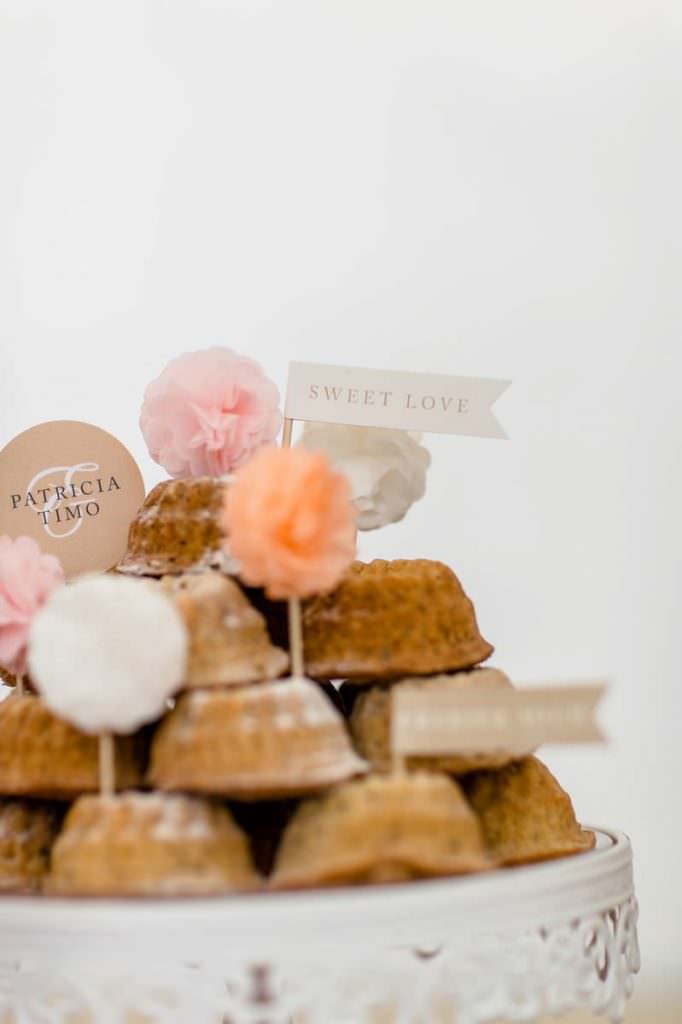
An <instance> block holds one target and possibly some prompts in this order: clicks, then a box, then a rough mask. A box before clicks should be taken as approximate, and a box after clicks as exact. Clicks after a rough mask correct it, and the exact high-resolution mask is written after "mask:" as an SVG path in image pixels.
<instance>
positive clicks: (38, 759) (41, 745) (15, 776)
mask: <svg viewBox="0 0 682 1024" xmlns="http://www.w3.org/2000/svg"><path fill="white" fill-rule="evenodd" d="M143 759H144V742H143V740H142V738H141V737H140V736H139V735H136V736H122V737H120V738H119V739H117V740H116V782H117V784H118V786H119V788H120V789H126V788H128V787H129V786H136V785H139V784H140V783H141V781H142V777H143V770H144V764H143ZM98 785H99V773H98V743H97V737H96V736H86V735H85V734H84V733H81V732H78V730H77V729H75V728H74V727H73V726H72V725H69V724H68V723H67V722H64V721H62V719H61V718H57V717H56V716H55V715H53V714H52V712H51V711H50V710H48V708H47V707H46V705H45V704H44V702H43V700H42V699H41V698H40V697H36V696H33V695H29V694H24V695H23V696H21V697H20V696H18V695H17V694H12V695H11V696H9V697H7V698H6V699H5V700H3V701H2V702H0V793H2V794H5V795H7V796H32V797H43V798H45V799H52V800H68V799H70V798H71V797H74V796H78V795H80V794H81V793H89V792H93V791H95V790H96V789H97V788H98Z"/></svg>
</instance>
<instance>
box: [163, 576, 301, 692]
mask: <svg viewBox="0 0 682 1024" xmlns="http://www.w3.org/2000/svg"><path fill="white" fill-rule="evenodd" d="M161 586H162V587H163V589H164V590H165V592H166V593H167V594H168V595H169V597H171V598H172V600H173V601H174V603H175V606H176V607H177V609H178V611H179V612H180V614H181V615H182V617H183V619H184V621H185V625H186V626H187V631H188V635H189V660H188V665H187V681H186V685H187V686H188V687H201V686H220V685H230V684H237V683H255V682H260V681H262V680H266V679H276V678H277V676H280V675H282V673H283V672H286V670H287V668H288V667H289V656H288V655H287V654H286V653H285V652H284V651H283V650H281V649H280V648H279V647H273V645H272V644H271V643H270V638H269V636H268V631H267V628H266V625H265V619H264V618H263V616H262V615H261V614H260V612H257V611H256V609H255V608H254V607H253V605H251V603H250V602H249V600H248V599H247V598H246V597H245V596H244V593H243V591H242V590H241V588H240V587H239V586H238V584H237V583H235V582H234V580H231V579H229V578H228V577H227V576H223V575H221V574H220V573H217V572H202V573H196V574H195V573H187V574H185V575H183V576H165V577H164V578H163V580H162V581H161Z"/></svg>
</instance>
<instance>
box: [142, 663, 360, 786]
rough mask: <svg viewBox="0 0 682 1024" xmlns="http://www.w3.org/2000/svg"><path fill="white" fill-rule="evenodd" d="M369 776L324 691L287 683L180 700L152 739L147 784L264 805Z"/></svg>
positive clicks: (292, 681)
mask: <svg viewBox="0 0 682 1024" xmlns="http://www.w3.org/2000/svg"><path fill="white" fill-rule="evenodd" d="M366 771H367V765H366V763H365V762H364V761H363V760H362V759H361V758H360V757H359V756H358V755H357V754H356V753H355V751H354V750H353V748H352V746H351V742H350V737H349V735H348V732H347V728H346V723H345V722H344V720H343V718H342V717H341V715H340V714H339V712H338V711H337V710H336V708H335V707H334V705H333V704H332V703H331V701H330V700H329V698H328V697H327V696H326V695H325V694H324V693H323V692H322V690H321V689H320V687H318V686H317V684H316V683H313V682H311V681H310V680H308V679H284V680H280V681H278V682H271V683H261V684H259V685H257V686H245V687H230V688H229V689H220V688H215V687H214V688H212V689H210V690H189V691H187V692H186V693H184V694H182V695H181V696H180V698H179V700H178V702H177V704H176V706H175V708H174V709H173V710H172V711H171V712H170V713H169V714H168V715H167V717H166V718H165V719H164V720H163V721H162V722H161V724H160V726H159V728H158V730H157V732H156V735H155V736H154V740H153V743H152V757H151V769H150V779H151V782H152V783H153V785H154V786H157V787H158V788H159V789H163V790H182V791H186V792H190V793H194V792H196V793H216V794H220V795H222V796H226V797H233V798H235V799H242V800H266V799H272V798H280V797H288V796H301V795H304V794H306V793H311V792H315V791H317V790H320V789H325V788H327V787H329V786H332V785H335V784H336V783H339V782H343V781H344V780H346V779H349V778H352V777H353V776H354V775H359V774H363V773H364V772H366Z"/></svg>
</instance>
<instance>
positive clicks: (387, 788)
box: [272, 773, 492, 889]
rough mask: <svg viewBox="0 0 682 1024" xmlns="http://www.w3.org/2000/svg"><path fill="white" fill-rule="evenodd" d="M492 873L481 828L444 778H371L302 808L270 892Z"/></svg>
mask: <svg viewBox="0 0 682 1024" xmlns="http://www.w3.org/2000/svg"><path fill="white" fill-rule="evenodd" d="M490 867H492V860H491V859H490V858H489V856H488V855H487V854H486V852H485V849H484V845H483V838H482V835H481V828H480V825H479V823H478V821H477V819H476V816H475V815H474V813H473V812H472V810H471V808H470V807H469V805H468V804H467V802H466V800H465V799H464V796H463V795H462V791H461V790H460V788H459V786H458V785H457V783H456V782H454V781H453V780H452V779H449V778H447V777H446V776H445V775H436V774H422V773H414V774H404V773H398V774H396V775H386V776H379V775H371V776H369V777H368V778H366V779H361V780H358V781H355V782H350V783H347V784H346V785H344V786H339V787H337V788H336V789H334V790H332V791H331V792H330V793H328V794H325V795H324V796H321V797H317V798H313V799H311V800H306V801H304V802H303V803H302V804H301V805H300V807H299V809H298V810H297V811H296V813H295V814H294V816H293V818H292V819H291V822H290V823H289V825H288V826H287V828H286V829H285V832H284V836H283V838H282V843H281V846H280V849H279V853H278V856H277V860H276V862H275V869H274V873H273V876H272V886H273V887H274V888H275V889H299V888H309V887H312V886H316V885H342V884H358V883H366V882H397V881H407V880H409V879H412V878H434V877H438V876H443V875H459V874H468V873H470V872H474V871H484V870H486V869H487V868H490Z"/></svg>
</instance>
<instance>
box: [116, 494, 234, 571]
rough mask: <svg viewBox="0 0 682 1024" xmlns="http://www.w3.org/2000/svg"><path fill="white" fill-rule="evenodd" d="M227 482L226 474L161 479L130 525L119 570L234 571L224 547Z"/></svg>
mask: <svg viewBox="0 0 682 1024" xmlns="http://www.w3.org/2000/svg"><path fill="white" fill-rule="evenodd" d="M226 487H227V482H226V480H225V479H224V478H217V479H216V478H213V477H203V476H200V477H192V478H188V479H186V480H164V481H163V482H162V483H160V484H157V486H156V487H155V488H154V489H153V490H152V491H150V492H149V494H148V495H147V498H146V499H145V502H144V504H143V505H142V508H141V509H140V511H139V512H138V514H137V516H136V518H135V519H134V520H133V522H132V523H131V525H130V530H129V533H128V550H127V552H126V554H125V555H124V557H123V559H122V560H121V562H120V564H119V566H118V571H119V572H125V573H129V574H131V575H134V576H166V575H173V574H175V573H180V572H197V571H199V570H202V569H220V570H222V571H224V572H230V571H231V570H232V569H233V568H234V566H233V565H232V563H231V560H230V558H229V556H228V555H227V554H226V552H225V551H224V549H223V542H224V540H225V534H224V532H223V526H222V510H223V503H224V499H225V489H226Z"/></svg>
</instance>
